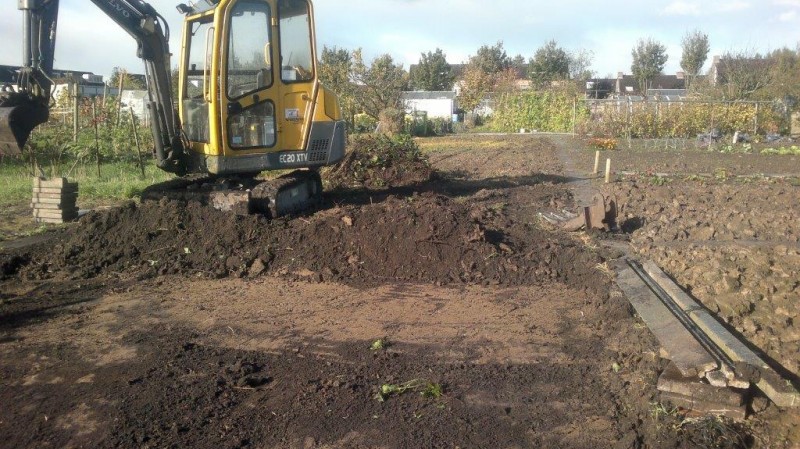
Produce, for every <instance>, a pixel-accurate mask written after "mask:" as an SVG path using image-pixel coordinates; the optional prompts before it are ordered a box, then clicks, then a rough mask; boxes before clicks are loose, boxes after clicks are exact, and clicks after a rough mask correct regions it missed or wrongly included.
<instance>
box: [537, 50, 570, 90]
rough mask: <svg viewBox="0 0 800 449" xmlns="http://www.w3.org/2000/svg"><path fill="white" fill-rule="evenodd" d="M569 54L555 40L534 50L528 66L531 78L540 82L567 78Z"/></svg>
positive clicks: (544, 82) (545, 82)
mask: <svg viewBox="0 0 800 449" xmlns="http://www.w3.org/2000/svg"><path fill="white" fill-rule="evenodd" d="M569 65H570V55H569V53H567V51H566V50H564V49H563V48H561V47H560V46H559V45H558V42H556V41H555V40H551V41H548V42H547V43H546V44H544V45H543V46H541V47H539V49H538V50H536V54H535V55H534V56H533V58H532V59H531V61H530V65H529V66H528V75H529V76H530V78H531V80H533V81H535V82H538V83H540V84H547V83H549V82H550V81H555V80H563V79H567V78H569Z"/></svg>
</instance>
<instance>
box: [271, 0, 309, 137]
mask: <svg viewBox="0 0 800 449" xmlns="http://www.w3.org/2000/svg"><path fill="white" fill-rule="evenodd" d="M277 3H278V17H279V20H278V22H279V26H278V29H279V32H278V35H279V36H278V39H279V41H280V84H281V102H282V105H281V106H282V107H283V110H282V111H280V113H279V114H278V123H279V126H280V128H281V147H282V149H284V150H305V147H306V137H307V135H308V131H309V128H310V126H311V121H312V118H313V116H314V107H315V104H314V103H315V102H314V99H315V98H316V95H317V92H316V89H317V87H316V86H317V82H316V73H315V70H316V68H315V65H316V64H315V61H316V57H315V53H316V52H315V48H314V47H315V37H314V22H313V17H314V15H313V11H312V7H311V3H310V2H309V1H308V0H278V2H277Z"/></svg>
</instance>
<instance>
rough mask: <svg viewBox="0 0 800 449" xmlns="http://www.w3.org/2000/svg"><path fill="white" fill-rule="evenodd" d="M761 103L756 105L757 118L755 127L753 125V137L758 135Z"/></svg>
mask: <svg viewBox="0 0 800 449" xmlns="http://www.w3.org/2000/svg"><path fill="white" fill-rule="evenodd" d="M759 106H760V103H756V117H755V122H756V123H755V125H753V136H757V135H758V110H759Z"/></svg>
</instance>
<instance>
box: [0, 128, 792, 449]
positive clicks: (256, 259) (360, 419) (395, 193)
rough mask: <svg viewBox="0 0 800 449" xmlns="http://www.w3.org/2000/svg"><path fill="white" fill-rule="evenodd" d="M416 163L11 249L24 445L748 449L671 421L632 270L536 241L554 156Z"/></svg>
mask: <svg viewBox="0 0 800 449" xmlns="http://www.w3.org/2000/svg"><path fill="white" fill-rule="evenodd" d="M423 153H425V154H427V155H428V157H429V158H430V160H431V162H432V165H433V167H434V168H435V169H436V170H437V173H434V176H432V179H431V180H429V181H425V182H421V183H417V184H411V185H405V184H403V185H400V186H397V187H391V186H378V187H380V188H378V187H372V188H363V187H362V188H355V187H351V188H350V190H339V191H336V192H333V193H331V194H330V195H329V196H328V202H327V204H326V205H325V206H324V207H323V208H321V209H320V210H317V211H314V212H311V213H308V214H305V215H303V216H299V217H294V218H292V219H283V220H276V221H272V222H269V221H266V220H263V219H259V218H258V217H233V216H229V215H225V214H222V213H219V212H216V211H213V210H208V209H204V208H201V207H199V206H197V205H192V204H189V205H182V204H176V203H171V202H167V201H164V202H162V203H145V204H127V205H125V206H123V207H120V208H116V209H112V210H109V211H105V212H97V213H94V214H90V215H88V216H86V217H84V218H82V220H81V222H80V223H79V224H78V225H77V226H74V227H71V228H69V229H67V230H63V231H61V232H59V233H56V235H55V238H54V239H51V240H49V241H47V242H45V243H44V244H43V245H44V246H38V247H29V248H25V249H21V250H7V251H5V252H4V253H3V255H2V257H1V258H0V264H2V268H3V270H2V273H3V276H4V277H5V280H3V281H0V292H2V296H1V297H0V301H1V302H0V316H2V320H0V360H3V362H2V363H0V377H1V378H2V379H3V387H2V388H0V402H2V403H3V404H5V405H6V406H5V407H3V408H2V409H0V432H2V435H4V436H5V438H6V441H7V442H8V444H9V445H11V446H14V447H41V446H47V445H49V446H55V447H64V446H77V447H80V446H96V447H137V448H138V447H165V446H190V447H200V448H202V447H214V448H217V447H269V448H272V447H276V448H277V447H281V448H284V447H291V448H294V447H297V448H340V447H356V448H373V447H389V448H404V447H455V446H458V447H553V448H557V447H564V448H584V447H585V448H589V447H592V448H593V447H620V448H628V447H637V446H638V447H641V446H645V447H747V445H748V444H749V442H750V441H751V439H750V436H749V432H748V430H747V425H742V424H734V423H731V422H730V421H726V420H719V419H715V418H708V419H692V420H684V419H683V416H681V415H680V414H679V413H677V412H676V411H675V410H674V409H672V408H670V407H669V405H668V404H661V403H659V401H658V396H657V393H656V379H657V376H658V373H659V372H660V371H661V370H662V369H663V368H664V366H665V363H664V362H663V361H662V360H660V359H659V358H658V355H657V354H658V348H657V345H656V343H655V342H654V340H653V338H652V337H651V336H650V334H649V333H648V331H647V329H646V328H645V327H644V326H643V325H642V324H641V322H640V321H638V320H637V319H636V318H635V317H634V316H633V314H632V311H631V309H630V306H629V305H628V303H627V301H626V299H625V298H624V297H622V296H621V295H620V293H619V292H618V291H617V290H615V289H614V288H613V284H612V279H611V276H610V272H609V269H608V266H607V262H608V261H609V259H610V258H612V257H614V256H616V254H614V253H610V252H607V251H605V250H603V249H602V248H601V247H599V246H594V245H592V244H587V241H586V240H584V239H581V238H580V237H579V236H575V235H571V234H566V233H563V232H560V231H554V230H549V229H547V228H546V227H544V226H542V224H541V223H540V222H539V219H538V214H539V212H541V211H545V210H553V209H564V208H572V207H574V204H573V200H572V194H571V191H570V188H569V186H568V185H567V184H566V183H567V182H569V181H570V178H568V177H567V176H566V175H565V170H564V168H563V166H562V163H561V160H560V158H559V157H558V154H557V150H556V147H555V145H554V144H553V143H552V142H551V141H548V140H546V139H541V138H536V137H530V136H509V137H502V138H493V137H459V138H452V139H431V140H429V141H425V142H424V144H423ZM349 179H352V178H349ZM370 179H376V178H370ZM384 182H385V181H382V182H380V183H379V184H384ZM779 437H780V435H778V437H776V438H779Z"/></svg>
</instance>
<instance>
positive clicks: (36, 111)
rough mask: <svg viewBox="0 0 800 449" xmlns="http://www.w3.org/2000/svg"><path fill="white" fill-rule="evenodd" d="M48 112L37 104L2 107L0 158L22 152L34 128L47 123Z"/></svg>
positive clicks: (24, 103) (25, 103) (0, 111)
mask: <svg viewBox="0 0 800 449" xmlns="http://www.w3.org/2000/svg"><path fill="white" fill-rule="evenodd" d="M48 115H49V114H48V110H47V107H46V106H42V105H41V104H40V103H36V102H30V101H28V102H22V103H18V104H16V105H14V106H7V107H0V156H15V155H18V154H20V153H21V152H22V147H24V146H25V142H27V141H28V137H29V136H30V135H31V131H33V128H36V126H37V125H39V124H41V123H44V122H46V121H47V117H48Z"/></svg>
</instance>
